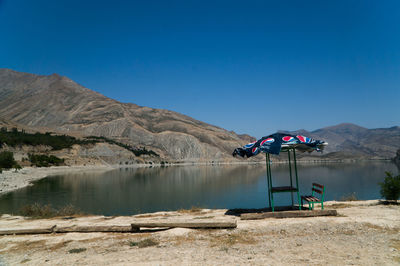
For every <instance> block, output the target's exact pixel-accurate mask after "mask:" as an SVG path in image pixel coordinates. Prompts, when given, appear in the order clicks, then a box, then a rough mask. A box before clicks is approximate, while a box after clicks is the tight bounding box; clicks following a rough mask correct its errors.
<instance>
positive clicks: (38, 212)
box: [18, 203, 82, 219]
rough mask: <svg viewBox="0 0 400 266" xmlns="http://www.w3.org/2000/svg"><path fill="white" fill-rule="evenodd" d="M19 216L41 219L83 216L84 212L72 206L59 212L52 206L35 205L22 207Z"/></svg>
mask: <svg viewBox="0 0 400 266" xmlns="http://www.w3.org/2000/svg"><path fill="white" fill-rule="evenodd" d="M18 214H20V215H22V216H27V217H31V218H35V219H41V218H51V217H57V216H73V215H82V212H81V211H80V210H79V209H77V208H75V207H74V206H72V205H66V206H64V207H61V208H60V209H58V210H57V209H54V208H53V207H52V206H51V205H50V204H47V205H41V204H39V203H33V204H30V205H25V206H23V207H21V208H20V209H19V212H18Z"/></svg>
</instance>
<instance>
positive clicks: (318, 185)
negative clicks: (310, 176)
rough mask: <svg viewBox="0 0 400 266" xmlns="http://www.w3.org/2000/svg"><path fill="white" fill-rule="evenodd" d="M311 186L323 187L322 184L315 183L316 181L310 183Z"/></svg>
mask: <svg viewBox="0 0 400 266" xmlns="http://www.w3.org/2000/svg"><path fill="white" fill-rule="evenodd" d="M312 185H313V186H316V187H319V188H321V189H324V186H323V185H320V184H317V183H312Z"/></svg>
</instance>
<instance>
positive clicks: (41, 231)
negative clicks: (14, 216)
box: [0, 225, 56, 235]
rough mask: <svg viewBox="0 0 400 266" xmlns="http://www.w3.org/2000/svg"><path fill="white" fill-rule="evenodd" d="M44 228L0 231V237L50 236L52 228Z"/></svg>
mask: <svg viewBox="0 0 400 266" xmlns="http://www.w3.org/2000/svg"><path fill="white" fill-rule="evenodd" d="M55 227H56V226H55V225H54V226H52V227H45V228H18V229H1V230H0V235H28V234H51V233H53V232H54V228H55Z"/></svg>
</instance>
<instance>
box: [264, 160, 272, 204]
mask: <svg viewBox="0 0 400 266" xmlns="http://www.w3.org/2000/svg"><path fill="white" fill-rule="evenodd" d="M268 157H269V156H268V153H265V165H266V167H267V182H268V202H269V207H270V208H271V190H270V181H269V158H268Z"/></svg>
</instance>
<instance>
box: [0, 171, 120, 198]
mask: <svg viewBox="0 0 400 266" xmlns="http://www.w3.org/2000/svg"><path fill="white" fill-rule="evenodd" d="M112 169H114V167H112V166H106V165H96V166H52V167H43V168H37V167H24V168H23V169H21V170H18V171H17V172H15V170H7V171H5V170H3V173H1V174H0V196H1V195H2V194H5V193H8V192H10V191H13V190H16V189H20V188H23V187H26V186H29V185H31V184H32V182H35V181H37V180H39V179H42V178H45V177H47V176H51V175H59V174H66V173H73V172H81V171H108V170H112Z"/></svg>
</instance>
